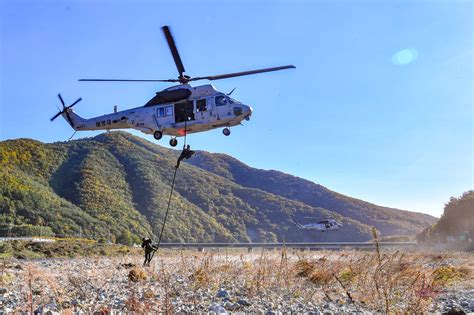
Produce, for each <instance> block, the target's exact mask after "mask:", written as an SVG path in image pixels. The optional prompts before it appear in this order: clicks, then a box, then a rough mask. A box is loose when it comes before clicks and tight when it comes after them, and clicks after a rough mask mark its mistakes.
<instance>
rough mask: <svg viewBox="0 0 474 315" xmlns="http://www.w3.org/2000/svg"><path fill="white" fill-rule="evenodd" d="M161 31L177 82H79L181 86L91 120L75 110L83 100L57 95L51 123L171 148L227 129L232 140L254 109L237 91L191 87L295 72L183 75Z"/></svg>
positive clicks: (175, 53) (167, 34) (172, 45)
mask: <svg viewBox="0 0 474 315" xmlns="http://www.w3.org/2000/svg"><path fill="white" fill-rule="evenodd" d="M162 30H163V33H164V34H165V38H166V41H167V42H168V46H169V48H170V50H171V54H172V56H173V59H174V62H175V64H176V68H177V69H178V73H179V77H178V78H177V79H167V80H122V79H80V80H79V81H100V82H105V81H112V82H179V83H180V84H179V85H176V86H172V87H169V88H167V89H164V90H162V91H160V92H157V93H156V95H155V96H154V97H153V98H152V99H150V100H149V101H148V102H147V103H146V104H145V105H144V106H140V107H135V108H132V109H127V110H123V111H117V110H116V108H115V109H114V112H113V113H111V114H107V115H103V116H98V117H93V118H89V119H85V118H82V117H80V116H79V115H77V114H76V113H75V112H74V111H73V109H72V107H73V106H74V105H76V104H77V103H78V102H80V101H81V100H82V98H79V99H78V100H76V101H75V102H74V103H72V104H71V105H69V106H66V104H65V103H64V100H63V98H62V97H61V95H60V94H58V97H59V100H60V101H61V104H62V106H63V108H62V109H61V110H59V112H58V113H57V114H56V115H54V116H53V117H52V118H51V121H53V120H55V119H56V118H57V117H58V116H59V115H61V116H63V117H64V119H65V120H66V121H67V122H68V123H69V125H71V127H72V128H73V129H74V130H75V131H83V130H112V129H126V128H133V129H136V130H140V131H141V132H143V133H145V134H153V137H154V138H155V139H156V140H160V139H161V138H162V137H163V135H169V136H171V140H170V142H169V143H170V145H171V146H172V147H175V146H176V145H177V144H178V140H177V139H176V138H177V137H181V136H185V135H186V134H188V133H196V132H203V131H208V130H212V129H216V128H221V127H224V129H223V131H222V132H223V134H224V135H225V136H229V135H230V129H229V127H232V126H236V125H239V124H241V122H242V121H243V120H244V119H245V120H249V119H250V116H251V115H252V107H250V106H249V105H244V104H242V103H241V102H240V101H237V100H235V99H233V98H231V97H230V95H231V94H232V92H233V91H234V90H235V88H234V89H233V90H232V91H231V92H230V93H227V94H225V93H222V92H219V91H218V90H216V89H215V88H214V87H213V86H212V85H210V84H206V85H201V86H196V87H192V86H191V85H189V84H188V83H189V82H192V81H198V80H211V81H213V80H220V79H227V78H233V77H239V76H245V75H251V74H257V73H263V72H271V71H278V70H284V69H291V68H295V66H293V65H288V66H282V67H274V68H265V69H258V70H251V71H244V72H235V73H228V74H221V75H212V76H205V77H190V76H188V75H185V74H184V72H185V70H184V66H183V63H182V61H181V58H180V56H179V53H178V49H177V48H176V44H175V42H174V39H173V36H172V35H171V32H170V29H169V27H168V26H163V27H162Z"/></svg>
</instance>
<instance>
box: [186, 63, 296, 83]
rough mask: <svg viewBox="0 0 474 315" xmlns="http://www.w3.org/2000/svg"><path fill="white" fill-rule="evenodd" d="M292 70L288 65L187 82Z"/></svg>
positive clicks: (200, 78) (291, 66) (192, 79)
mask: <svg viewBox="0 0 474 315" xmlns="http://www.w3.org/2000/svg"><path fill="white" fill-rule="evenodd" d="M294 68H296V67H295V66H293V65H288V66H282V67H273V68H265V69H258V70H250V71H243V72H234V73H227V74H220V75H210V76H207V77H196V78H191V79H189V81H197V80H221V79H227V78H234V77H240V76H244V75H252V74H257V73H263V72H272V71H279V70H285V69H294Z"/></svg>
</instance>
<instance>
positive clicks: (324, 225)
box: [294, 219, 342, 232]
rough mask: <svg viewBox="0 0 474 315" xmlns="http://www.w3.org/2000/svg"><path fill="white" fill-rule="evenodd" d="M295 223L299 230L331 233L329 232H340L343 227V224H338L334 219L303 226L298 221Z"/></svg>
mask: <svg viewBox="0 0 474 315" xmlns="http://www.w3.org/2000/svg"><path fill="white" fill-rule="evenodd" d="M294 222H295V224H296V226H297V227H298V228H299V229H303V230H319V231H321V232H324V231H329V230H338V229H339V228H340V227H342V224H341V223H339V222H337V221H336V220H334V219H324V220H320V221H317V222H316V223H306V224H301V223H299V222H296V221H294Z"/></svg>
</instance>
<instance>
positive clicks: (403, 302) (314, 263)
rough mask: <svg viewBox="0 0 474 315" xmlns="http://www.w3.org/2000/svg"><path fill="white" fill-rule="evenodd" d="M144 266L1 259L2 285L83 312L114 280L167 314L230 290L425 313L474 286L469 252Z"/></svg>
mask: <svg viewBox="0 0 474 315" xmlns="http://www.w3.org/2000/svg"><path fill="white" fill-rule="evenodd" d="M140 263H141V257H140V256H137V255H130V256H127V257H125V258H84V259H73V260H69V261H67V262H63V263H61V261H55V262H54V263H52V264H48V263H46V264H45V263H40V262H36V263H35V262H30V263H21V268H22V269H18V267H16V263H11V261H5V260H4V262H3V267H2V268H1V270H2V271H1V279H2V285H3V286H4V287H5V288H6V289H7V290H9V291H13V290H14V291H19V293H20V294H21V296H22V298H23V304H21V305H23V306H22V307H19V308H18V309H17V311H23V312H26V311H30V312H31V310H32V309H35V308H36V307H37V305H39V304H41V303H44V301H46V300H48V301H49V300H54V301H56V303H58V304H63V303H64V302H67V301H74V300H78V301H87V302H83V303H82V307H83V310H85V311H90V312H93V311H105V312H107V311H110V309H109V308H108V307H109V306H107V305H108V303H107V302H108V298H109V297H108V296H107V295H106V294H105V293H104V292H106V291H107V290H108V289H109V288H114V287H115V288H117V290H118V291H117V292H121V294H125V296H126V299H125V302H124V306H123V307H124V309H125V310H127V311H133V312H138V313H143V312H160V313H170V314H171V313H173V312H175V311H176V310H175V306H174V305H175V303H173V301H176V300H177V299H179V300H181V301H183V303H186V304H190V305H194V307H195V310H196V311H207V310H208V309H207V307H208V305H209V303H210V302H212V299H214V298H215V294H216V292H217V291H218V290H219V289H220V288H225V289H227V290H230V291H232V297H231V301H232V302H235V300H236V299H238V298H243V299H246V300H249V301H251V302H252V303H253V304H258V303H261V302H262V301H270V302H271V301H272V299H274V301H273V302H274V304H278V303H279V302H278V300H277V298H274V296H284V297H285V298H286V299H288V300H289V301H290V302H294V303H303V304H307V303H309V302H311V303H312V304H313V305H318V304H321V303H325V302H327V301H331V302H335V303H336V302H337V303H348V304H352V305H353V306H355V307H357V308H359V309H360V310H369V311H374V312H385V313H394V312H401V313H414V312H424V311H427V310H429V307H430V305H431V304H432V303H433V301H434V300H435V299H436V297H437V296H438V294H439V293H440V292H441V291H442V290H443V289H445V288H450V287H451V288H452V287H454V286H459V285H460V286H463V285H464V286H468V287H473V286H474V285H473V269H474V268H473V266H472V265H471V263H472V254H466V253H450V254H446V255H439V254H433V253H428V252H407V253H401V252H398V251H381V250H380V249H379V250H375V251H374V252H359V251H337V252H334V251H318V252H308V251H306V252H300V251H291V250H287V249H283V250H281V251H263V250H262V251H260V252H258V253H243V252H240V251H230V252H229V251H225V252H223V251H216V252H206V253H196V252H193V251H163V252H161V253H160V255H157V256H156V257H155V260H154V261H153V262H152V266H151V267H149V268H142V267H137V266H139V265H140ZM12 277H13V278H12ZM4 279H9V280H8V281H5V280H4ZM206 292H210V297H206ZM65 305H66V306H67V303H66V304H65ZM69 307H70V309H71V310H73V309H74V306H69ZM64 309H68V307H64ZM240 310H241V311H246V310H249V309H246V308H242V309H240Z"/></svg>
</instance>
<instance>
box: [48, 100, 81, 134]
mask: <svg viewBox="0 0 474 315" xmlns="http://www.w3.org/2000/svg"><path fill="white" fill-rule="evenodd" d="M58 98H59V100H60V101H61V104H62V105H63V109H62V110H61V109H60V110H59V112H58V113H57V114H56V115H54V116H53V117H51V121H53V120H55V119H56V118H58V116H59V115H62V114H64V113H65V114H66V118H67V120H68V122H69V123H70V124H71V126H74V124H73V122H72V120H71V117H69V112H68V110H69V109H70V108H71V107H73V106H74V105H76V104H77V103H79V102H80V101H81V100H82V98H80V97H79V98H78V99H77V100H76V101H75V102H74V103H72V104H71V105H69V106H66V104H65V103H64V100H63V98H62V97H61V94H58Z"/></svg>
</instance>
